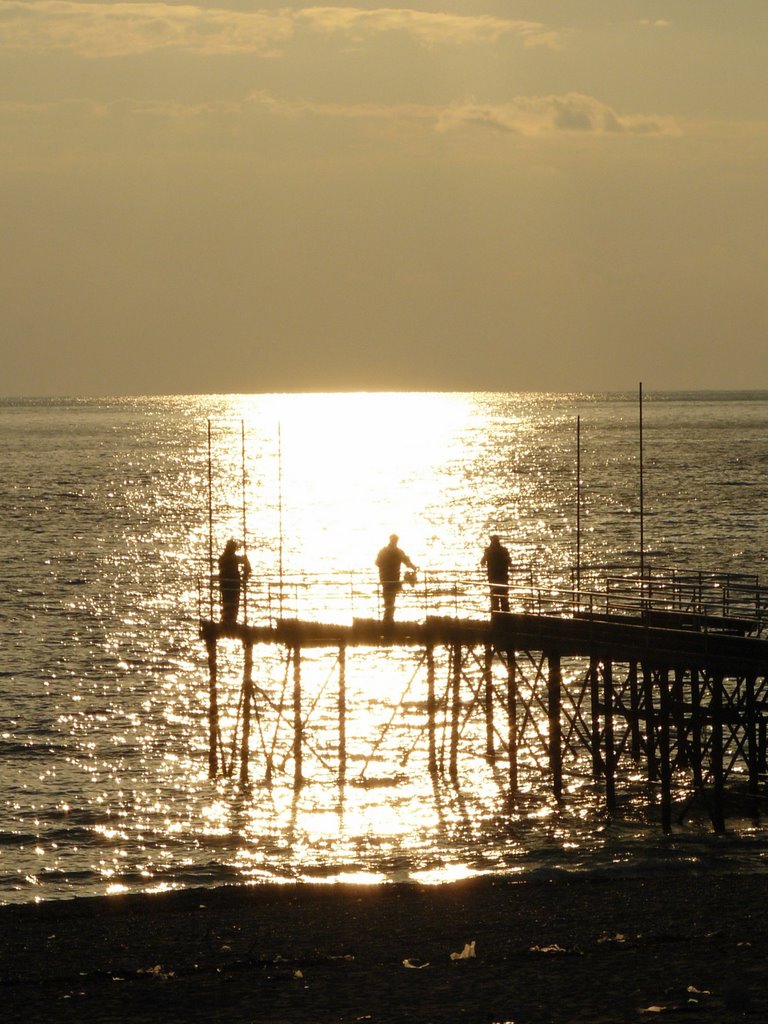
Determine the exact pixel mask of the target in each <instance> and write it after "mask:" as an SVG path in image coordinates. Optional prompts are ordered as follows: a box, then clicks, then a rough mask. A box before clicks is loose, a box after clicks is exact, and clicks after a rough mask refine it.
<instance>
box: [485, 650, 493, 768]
mask: <svg viewBox="0 0 768 1024" xmlns="http://www.w3.org/2000/svg"><path fill="white" fill-rule="evenodd" d="M483 684H484V687H485V690H484V697H485V701H484V707H485V756H486V757H487V758H488V760H489V761H491V762H492V761H494V760H495V757H496V752H495V749H494V736H493V647H492V646H491V645H490V644H486V645H485V651H484V660H483Z"/></svg>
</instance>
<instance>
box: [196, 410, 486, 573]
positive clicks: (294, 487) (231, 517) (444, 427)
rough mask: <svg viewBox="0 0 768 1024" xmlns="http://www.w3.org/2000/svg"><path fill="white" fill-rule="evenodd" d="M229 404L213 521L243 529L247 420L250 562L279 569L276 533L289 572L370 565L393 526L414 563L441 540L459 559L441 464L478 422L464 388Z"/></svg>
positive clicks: (436, 553) (229, 529) (221, 432)
mask: <svg viewBox="0 0 768 1024" xmlns="http://www.w3.org/2000/svg"><path fill="white" fill-rule="evenodd" d="M228 411H229V414H230V416H229V417H227V418H226V419H224V420H222V421H221V422H220V423H219V424H218V425H216V430H217V432H218V433H217V435H216V436H217V437H218V444H217V447H216V451H215V458H214V462H215V473H216V474H217V483H218V487H219V493H218V495H217V499H218V500H217V511H218V512H221V513H223V514H222V515H221V519H222V520H223V521H221V522H219V523H218V524H217V528H218V533H219V535H220V537H221V538H223V537H225V536H226V535H228V534H233V535H239V534H241V533H242V526H241V523H242V510H241V508H240V507H239V506H240V501H241V498H240V492H239V491H238V485H239V483H240V477H241V472H242V469H241V461H242V453H241V446H240V440H239V436H238V435H239V431H240V419H242V422H243V423H244V425H245V438H246V493H245V505H246V513H247V529H248V534H249V537H250V544H249V547H251V549H252V557H251V561H252V562H255V563H257V564H259V565H260V566H261V567H262V568H263V569H266V568H272V569H274V568H275V555H276V553H277V550H276V549H277V546H278V544H279V542H280V535H281V533H282V541H283V550H282V555H283V568H284V570H285V571H286V572H301V571H305V570H309V571H312V572H324V573H333V572H346V571H349V570H350V569H355V570H360V569H372V564H373V559H374V557H375V553H376V551H377V550H378V548H379V547H380V546H381V545H382V544H383V543H385V542H386V539H387V538H388V536H389V534H390V533H392V532H397V533H399V534H400V535H401V536H402V538H403V543H404V544H406V545H407V547H408V548H409V549H410V550H412V551H413V557H414V559H415V560H416V561H417V562H418V563H419V564H422V565H423V564H426V563H427V562H428V561H430V560H432V559H438V560H439V559H440V558H441V552H442V549H443V547H444V546H449V547H450V548H451V549H453V552H454V556H453V557H456V549H457V547H460V546H461V541H460V539H459V530H460V526H461V524H460V523H457V524H456V533H455V535H454V536H445V534H446V523H445V515H444V509H445V505H446V502H448V501H450V500H452V499H451V495H450V493H449V487H450V480H451V479H452V476H451V474H450V473H447V472H443V470H444V469H447V468H448V467H451V466H453V465H455V464H456V463H457V462H461V460H462V457H463V452H464V446H465V440H466V437H467V434H468V432H469V431H471V430H472V428H473V426H475V425H476V423H477V419H478V416H479V411H478V409H477V406H476V405H475V403H474V402H473V400H472V396H471V395H453V394H413V393H402V394H336V395H326V394H318V395H272V396H239V397H234V398H232V399H231V401H230V407H229V410H228ZM230 417H231V418H230ZM278 433H279V451H278ZM278 463H279V464H278ZM438 523H440V526H439V527H438V526H437V524H438ZM438 531H439V532H438ZM439 533H441V534H442V536H440V535H439Z"/></svg>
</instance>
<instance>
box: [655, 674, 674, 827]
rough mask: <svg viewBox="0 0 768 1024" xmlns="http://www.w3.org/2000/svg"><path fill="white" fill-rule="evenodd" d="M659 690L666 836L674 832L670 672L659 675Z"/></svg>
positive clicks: (662, 819) (660, 746)
mask: <svg viewBox="0 0 768 1024" xmlns="http://www.w3.org/2000/svg"><path fill="white" fill-rule="evenodd" d="M657 682H658V688H659V762H660V768H661V771H660V776H661V827H662V829H663V830H664V834H665V835H669V833H670V832H671V831H672V753H671V745H670V718H671V710H672V709H671V701H670V693H669V672H668V670H667V669H666V668H663V669H661V670H660V671H659V673H658V679H657Z"/></svg>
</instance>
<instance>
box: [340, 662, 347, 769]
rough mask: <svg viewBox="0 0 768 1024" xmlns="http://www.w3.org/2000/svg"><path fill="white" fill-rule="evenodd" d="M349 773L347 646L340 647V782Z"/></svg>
mask: <svg viewBox="0 0 768 1024" xmlns="http://www.w3.org/2000/svg"><path fill="white" fill-rule="evenodd" d="M346 774H347V648H346V647H345V646H344V645H343V644H342V645H341V647H339V783H340V784H343V783H344V780H345V778H346Z"/></svg>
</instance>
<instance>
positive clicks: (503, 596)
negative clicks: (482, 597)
mask: <svg viewBox="0 0 768 1024" xmlns="http://www.w3.org/2000/svg"><path fill="white" fill-rule="evenodd" d="M511 564H512V558H511V556H510V554H509V550H508V549H507V548H505V547H504V545H503V544H502V543H501V541H500V540H499V536H498V534H496V533H494V534H493V536H492V537H491V543H490V544H489V545H488V547H487V548H486V549H485V551H484V552H483V557H482V558H481V559H480V565H484V566H485V568H486V572H487V573H488V582H489V583H490V585H491V614H493V613H494V612H508V611H509V567H510V565H511Z"/></svg>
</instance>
